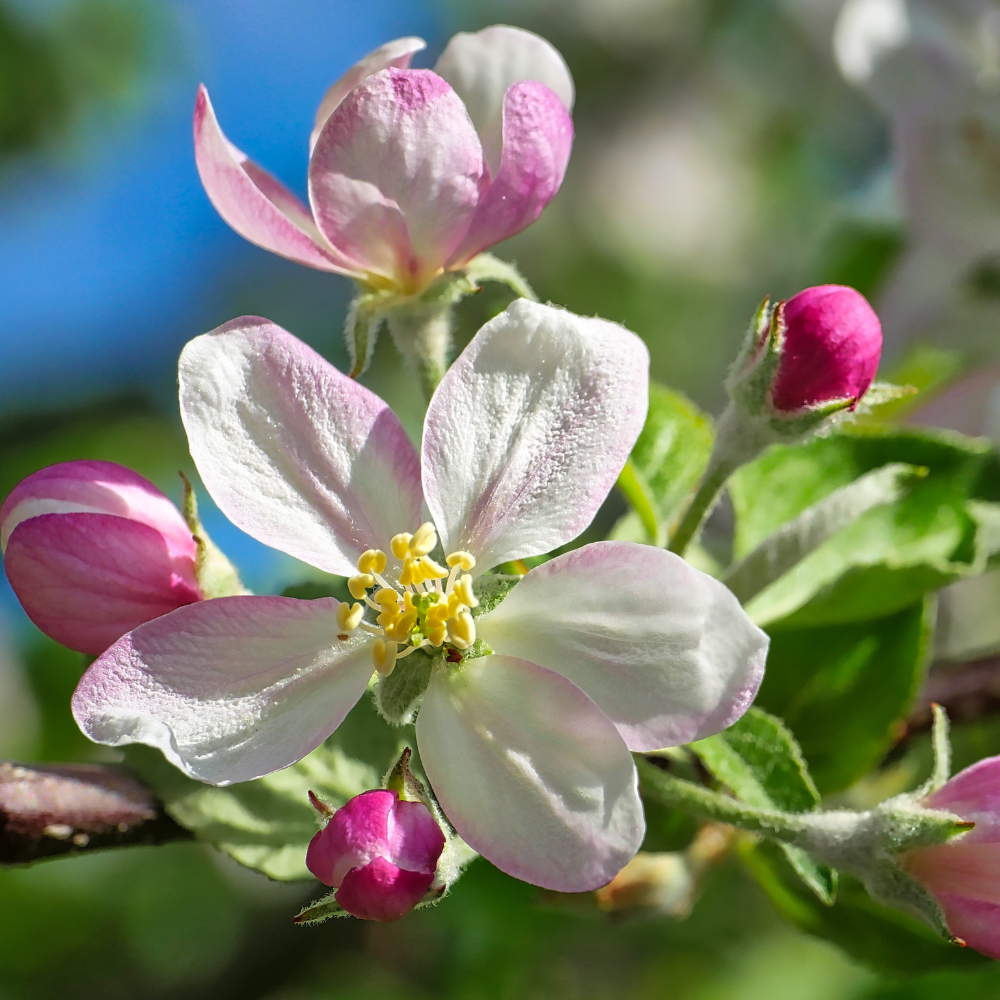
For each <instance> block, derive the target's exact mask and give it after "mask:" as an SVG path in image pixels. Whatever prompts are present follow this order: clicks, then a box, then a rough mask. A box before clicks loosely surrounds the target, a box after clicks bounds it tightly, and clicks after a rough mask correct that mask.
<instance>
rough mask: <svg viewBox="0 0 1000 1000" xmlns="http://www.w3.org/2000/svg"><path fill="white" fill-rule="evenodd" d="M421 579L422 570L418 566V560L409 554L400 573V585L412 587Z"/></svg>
mask: <svg viewBox="0 0 1000 1000" xmlns="http://www.w3.org/2000/svg"><path fill="white" fill-rule="evenodd" d="M420 579H421V578H420V570H419V569H418V568H417V562H416V560H415V559H411V558H410V557H409V556H407V557H406V558H405V559H404V560H403V568H402V569H401V570H400V573H399V585H400V586H401V587H410V586H412V585H413V584H415V583H420Z"/></svg>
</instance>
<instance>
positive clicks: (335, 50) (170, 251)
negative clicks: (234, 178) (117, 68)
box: [0, 0, 439, 412]
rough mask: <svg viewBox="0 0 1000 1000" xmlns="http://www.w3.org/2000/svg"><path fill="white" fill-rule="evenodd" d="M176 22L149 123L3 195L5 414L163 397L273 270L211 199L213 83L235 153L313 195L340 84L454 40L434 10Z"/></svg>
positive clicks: (418, 5)
mask: <svg viewBox="0 0 1000 1000" xmlns="http://www.w3.org/2000/svg"><path fill="white" fill-rule="evenodd" d="M162 6H163V7H164V9H165V15H166V16H165V17H164V24H165V27H164V31H165V33H166V34H167V35H169V36H170V39H171V40H170V42H168V43H167V45H166V46H164V47H165V48H166V49H168V55H167V60H166V61H167V62H168V68H167V70H166V71H165V72H164V73H163V74H161V77H160V78H159V79H157V80H155V81H154V82H153V84H152V86H151V91H150V92H149V93H148V94H147V96H146V98H145V99H144V100H143V101H142V102H141V104H140V106H139V107H138V108H136V109H135V110H134V111H132V113H130V114H129V113H126V114H124V115H119V116H116V118H115V120H114V121H113V122H105V123H103V124H102V125H99V126H98V127H97V128H96V129H94V130H91V134H89V135H88V136H87V137H86V138H85V139H84V140H82V142H81V148H80V149H79V150H77V151H75V153H74V155H71V156H69V157H67V158H66V159H65V160H63V161H61V162H52V160H51V159H49V160H46V161H44V162H41V163H39V162H36V161H32V162H31V163H30V164H27V165H25V166H24V168H23V169H20V170H18V169H15V171H14V172H13V174H12V176H10V177H9V178H8V179H7V182H6V184H5V185H3V186H2V187H0V288H3V289H4V299H5V302H4V307H5V308H4V313H5V317H4V321H5V327H6V328H5V330H4V333H3V342H4V364H3V365H2V366H0V412H3V411H6V412H10V411H11V410H12V409H19V408H21V407H22V406H25V405H37V404H38V403H39V401H41V402H43V403H44V400H45V398H46V397H47V396H56V395H57V396H58V397H59V398H66V396H67V394H72V395H81V396H87V395H93V394H94V393H95V392H96V391H98V390H99V389H100V388H101V387H103V386H106V385H108V384H122V383H131V384H135V383H143V382H148V381H151V380H159V379H161V378H162V376H163V373H164V372H165V371H167V370H169V369H170V368H172V365H173V361H174V359H175V358H176V356H177V352H178V350H179V349H180V346H181V345H182V344H183V343H184V341H186V340H187V339H189V338H190V337H191V336H194V335H195V334H198V333H202V332H204V330H205V329H207V328H208V326H210V325H214V324H215V323H216V322H219V321H221V320H220V319H219V318H218V316H217V315H216V314H215V310H217V309H218V305H217V289H218V287H219V285H220V284H224V283H225V281H226V279H227V277H228V276H229V275H231V274H232V273H234V271H238V270H240V269H241V268H247V267H250V268H252V267H253V266H254V264H255V260H254V257H255V255H258V256H266V255H265V252H264V251H262V250H259V249H257V248H255V247H252V246H250V245H249V244H247V243H245V242H244V241H243V240H241V239H240V238H239V237H238V236H236V235H235V234H234V233H232V232H231V231H230V230H229V229H228V227H226V225H225V224H224V223H223V222H222V221H221V220H220V219H219V217H218V216H217V215H216V213H215V211H214V210H213V208H212V207H211V205H210V204H209V202H208V199H207V198H206V197H205V195H204V193H203V192H202V190H201V185H200V184H199V181H198V176H197V173H196V171H195V166H194V159H193V155H192V150H191V111H192V107H193V103H194V95H195V89H196V86H197V84H198V82H199V81H204V82H205V83H206V84H207V86H208V87H209V91H210V93H211V95H212V100H213V103H214V104H215V108H216V111H217V113H218V115H219V120H220V122H221V123H222V125H223V128H224V129H225V130H226V132H227V133H228V135H229V137H230V138H231V139H232V140H233V141H234V142H235V143H236V144H237V145H239V146H240V147H241V148H243V149H244V151H245V152H247V153H248V154H249V155H250V156H252V157H253V158H254V159H256V160H258V162H260V163H261V164H262V165H264V166H266V167H267V168H268V169H270V170H271V171H272V172H273V173H275V174H277V175H278V176H279V177H281V178H282V179H283V180H284V181H285V182H286V183H288V184H289V185H290V186H291V187H293V188H295V189H296V190H298V191H299V192H300V193H302V194H304V187H305V173H306V163H307V141H308V135H309V130H310V127H311V124H312V119H313V115H314V113H315V109H316V105H317V103H318V102H319V99H320V97H321V96H322V94H323V92H324V91H325V89H326V88H327V87H328V86H329V85H330V83H332V82H333V80H335V79H336V78H337V77H338V76H339V75H340V74H341V73H342V72H343V71H344V70H345V69H346V68H347V67H348V66H349V65H350V64H351V63H352V62H354V61H355V60H356V59H357V58H359V57H360V56H362V55H364V54H365V53H366V52H368V51H370V50H371V49H373V48H375V47H376V46H378V45H380V44H382V42H384V41H386V40H388V39H390V38H394V37H398V36H400V35H408V34H418V35H422V36H423V37H425V38H427V40H428V41H429V42H430V43H431V44H432V46H434V45H435V41H436V38H437V35H438V33H439V28H438V24H437V21H436V18H435V15H434V13H433V10H432V8H431V6H430V4H429V3H426V2H421V0H364V2H348V0H332V2H321V0H281V2H280V3H277V2H274V0H270V2H268V0H168V2H166V3H164V4H162ZM329 280H331V281H334V282H337V281H339V279H336V278H334V279H329ZM224 318H227V317H224V316H223V317H222V319H224ZM206 324H208V325H206Z"/></svg>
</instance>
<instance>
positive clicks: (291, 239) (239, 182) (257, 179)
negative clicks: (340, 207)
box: [194, 86, 359, 274]
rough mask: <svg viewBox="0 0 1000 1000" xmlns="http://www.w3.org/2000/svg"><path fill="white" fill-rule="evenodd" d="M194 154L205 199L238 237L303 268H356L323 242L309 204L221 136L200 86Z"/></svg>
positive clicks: (355, 271) (352, 271) (352, 270)
mask: <svg viewBox="0 0 1000 1000" xmlns="http://www.w3.org/2000/svg"><path fill="white" fill-rule="evenodd" d="M194 157H195V162H196V163H197V165H198V174H199V176H200V177H201V183H202V185H203V186H204V188H205V193H206V194H207V195H208V197H209V200H210V201H211V202H212V204H213V205H214V206H215V208H216V211H218V213H219V215H221V216H222V218H223V219H225V220H226V222H228V223H229V225H230V226H232V227H233V229H235V230H236V232H238V233H239V234H240V236H242V237H244V238H245V239H248V240H249V241H250V242H251V243H256V244H257V246H259V247H263V248H264V249H265V250H270V251H271V252H272V253H276V254H280V255H281V256H282V257H287V258H288V259H289V260H294V261H296V262H297V263H299V264H305V265H306V266H307V267H315V268H318V269H319V270H321V271H336V272H338V273H340V274H358V273H359V272H358V269H357V268H356V267H355V266H354V265H353V264H352V263H351V261H349V260H347V259H345V258H344V257H342V256H341V255H340V254H338V253H337V252H336V251H334V250H332V249H331V248H330V247H328V246H326V245H325V243H324V241H323V238H322V236H320V233H319V230H318V229H317V228H316V224H315V222H313V218H312V215H311V214H310V213H309V209H308V208H306V206H305V205H303V204H302V202H300V201H299V199H298V198H296V197H295V195H294V194H292V192H291V191H289V190H288V189H287V188H286V187H285V186H284V185H283V184H281V183H280V182H279V181H277V180H276V179H275V178H274V177H272V176H271V175H270V174H269V173H267V172H266V171H265V170H262V169H261V168H260V167H258V166H257V165H256V164H254V163H252V162H251V161H250V160H248V159H247V157H246V156H245V155H244V154H243V153H241V152H240V150H238V149H237V148H236V147H235V146H234V145H233V144H232V143H231V142H230V141H229V140H228V139H227V138H226V137H225V135H223V133H222V129H220V128H219V123H218V121H217V120H216V117H215V111H214V110H213V108H212V103H211V101H210V100H209V99H208V91H207V90H206V89H205V87H204V86H201V87H199V88H198V97H197V100H196V102H195V108H194Z"/></svg>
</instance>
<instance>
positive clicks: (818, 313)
mask: <svg viewBox="0 0 1000 1000" xmlns="http://www.w3.org/2000/svg"><path fill="white" fill-rule="evenodd" d="M783 320H784V337H783V341H782V345H781V360H780V363H779V366H778V371H777V374H776V376H775V379H774V383H773V385H772V388H771V405H772V406H773V407H774V409H775V410H778V411H780V412H783V413H788V412H794V411H798V410H802V409H805V408H806V407H811V406H817V405H823V404H826V403H832V402H834V401H836V400H847V399H849V400H853V401H854V404H856V403H857V401H858V400H859V399H861V397H862V396H863V395H864V394H865V393H866V392H867V391H868V387H869V386H870V385H871V384H872V380H873V379H874V378H875V373H876V372H877V371H878V363H879V358H880V357H881V355H882V325H881V324H880V323H879V319H878V316H876V315H875V310H874V309H872V307H871V306H870V305H869V304H868V301H867V300H866V299H865V297H864V296H863V295H862V294H861V293H860V292H856V291H855V290H854V289H853V288H847V287H845V286H844V285H817V286H816V287H815V288H807V289H805V291H802V292H799V294H798V295H795V296H793V297H792V298H791V299H789V300H788V301H787V302H786V303H785V304H784V309H783ZM852 405H853V404H852Z"/></svg>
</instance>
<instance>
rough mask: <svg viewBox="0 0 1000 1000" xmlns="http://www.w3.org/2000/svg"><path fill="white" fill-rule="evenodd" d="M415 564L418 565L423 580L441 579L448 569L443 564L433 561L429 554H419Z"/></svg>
mask: <svg viewBox="0 0 1000 1000" xmlns="http://www.w3.org/2000/svg"><path fill="white" fill-rule="evenodd" d="M417 565H418V566H419V567H420V573H421V575H422V576H423V578H424V579H425V580H443V579H444V578H445V577H446V576H447V575H448V571H447V570H446V569H445V568H444V566H441V565H439V564H438V563H436V562H434V560H433V559H431V557H430V556H421V557H420V558H419V559H418V560H417Z"/></svg>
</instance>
